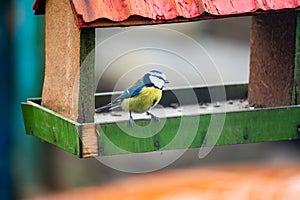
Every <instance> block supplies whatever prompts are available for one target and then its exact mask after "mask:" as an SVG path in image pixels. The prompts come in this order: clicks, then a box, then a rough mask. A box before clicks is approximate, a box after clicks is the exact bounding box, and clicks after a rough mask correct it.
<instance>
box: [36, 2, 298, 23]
mask: <svg viewBox="0 0 300 200" xmlns="http://www.w3.org/2000/svg"><path fill="white" fill-rule="evenodd" d="M70 2H71V3H72V4H73V7H74V9H75V13H76V14H77V17H78V21H79V24H80V26H81V27H85V26H86V25H87V24H89V23H92V22H95V21H97V20H107V19H109V20H111V21H114V22H122V21H126V20H127V19H128V18H129V17H132V16H138V17H143V18H147V19H150V20H160V21H162V20H163V21H164V20H172V19H175V18H178V17H181V18H186V19H191V18H195V17H199V16H200V15H202V14H203V13H207V14H210V15H214V16H224V15H232V14H243V13H251V12H255V11H257V10H259V9H261V10H264V11H268V10H280V9H287V8H296V7H298V6H299V5H300V0H70ZM44 7H45V0H35V3H34V6H33V9H34V10H35V11H36V14H41V13H43V12H44V9H45V8H44Z"/></svg>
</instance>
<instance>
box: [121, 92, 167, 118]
mask: <svg viewBox="0 0 300 200" xmlns="http://www.w3.org/2000/svg"><path fill="white" fill-rule="evenodd" d="M161 95H162V91H161V90H159V89H157V88H155V87H144V88H143V89H142V90H141V92H140V94H138V95H136V96H134V97H131V98H128V99H124V100H123V101H122V103H121V108H122V109H123V110H126V111H132V112H136V113H143V112H146V111H148V110H149V109H150V108H152V107H154V106H156V105H157V104H158V102H159V101H160V99H161Z"/></svg>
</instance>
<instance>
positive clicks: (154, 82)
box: [95, 70, 169, 126]
mask: <svg viewBox="0 0 300 200" xmlns="http://www.w3.org/2000/svg"><path fill="white" fill-rule="evenodd" d="M166 83H169V81H168V80H167V77H166V75H165V74H164V73H162V72H160V71H158V70H151V71H149V72H148V73H146V74H145V75H144V76H143V77H142V78H140V79H139V80H138V81H136V82H135V83H134V84H133V85H132V86H131V87H130V88H128V89H127V90H125V91H124V92H123V93H122V94H121V95H120V96H118V97H117V98H116V99H115V100H113V101H112V102H111V103H109V104H107V105H105V106H102V107H100V108H97V109H95V112H96V113H101V112H109V111H111V110H113V109H116V108H118V107H121V108H122V109H123V110H125V111H129V116H130V118H129V124H130V126H133V123H134V120H133V117H132V112H134V113H144V112H146V113H147V115H150V116H151V119H153V120H155V121H159V118H158V117H156V116H155V115H153V114H152V113H150V112H149V110H150V109H151V108H153V107H155V106H156V105H157V104H158V102H159V101H160V99H161V97H162V89H163V87H164V85H165V84H166Z"/></svg>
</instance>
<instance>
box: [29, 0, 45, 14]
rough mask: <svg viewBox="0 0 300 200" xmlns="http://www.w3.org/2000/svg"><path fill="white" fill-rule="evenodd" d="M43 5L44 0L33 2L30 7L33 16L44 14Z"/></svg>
mask: <svg viewBox="0 0 300 200" xmlns="http://www.w3.org/2000/svg"><path fill="white" fill-rule="evenodd" d="M45 3H46V0H34V3H33V5H32V10H34V14H35V15H44V14H45Z"/></svg>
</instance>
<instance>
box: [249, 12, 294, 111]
mask: <svg viewBox="0 0 300 200" xmlns="http://www.w3.org/2000/svg"><path fill="white" fill-rule="evenodd" d="M295 25H296V13H293V12H291V13H278V14H268V15H261V16H255V17H252V32H251V56H250V80H249V103H250V104H256V105H259V106H263V107H273V106H286V105H290V104H291V96H292V85H293V81H292V80H293V69H294V51H295Z"/></svg>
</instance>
